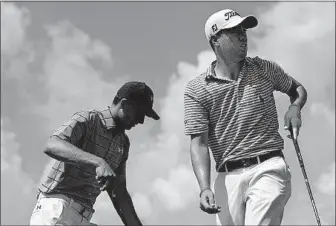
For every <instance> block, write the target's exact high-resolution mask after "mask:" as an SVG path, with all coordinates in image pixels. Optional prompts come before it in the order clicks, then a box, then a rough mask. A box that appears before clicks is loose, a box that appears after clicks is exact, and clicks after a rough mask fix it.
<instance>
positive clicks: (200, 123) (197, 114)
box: [184, 83, 209, 135]
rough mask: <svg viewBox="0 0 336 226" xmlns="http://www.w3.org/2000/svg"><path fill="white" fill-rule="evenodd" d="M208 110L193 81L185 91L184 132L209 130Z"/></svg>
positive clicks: (193, 132) (191, 132)
mask: <svg viewBox="0 0 336 226" xmlns="http://www.w3.org/2000/svg"><path fill="white" fill-rule="evenodd" d="M208 125H209V117H208V111H207V110H206V109H205V108H204V106H203V105H202V103H201V102H200V101H199V99H198V98H197V95H196V93H195V91H194V89H193V87H192V84H191V83H188V84H187V86H186V89H185V92H184V132H185V134H186V135H191V134H199V133H204V132H207V131H208Z"/></svg>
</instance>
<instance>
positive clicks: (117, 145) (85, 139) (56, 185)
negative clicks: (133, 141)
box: [39, 108, 130, 208]
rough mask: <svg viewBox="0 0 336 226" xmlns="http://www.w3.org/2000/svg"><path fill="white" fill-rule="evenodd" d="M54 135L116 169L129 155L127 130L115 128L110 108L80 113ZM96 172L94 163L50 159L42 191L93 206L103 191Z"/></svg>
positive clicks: (42, 183) (42, 182)
mask: <svg viewBox="0 0 336 226" xmlns="http://www.w3.org/2000/svg"><path fill="white" fill-rule="evenodd" d="M52 136H57V137H59V138H61V139H62V140H65V141H67V142H69V143H71V144H73V145H75V146H76V147H78V148H81V149H82V150H83V151H85V152H89V153H91V154H93V155H96V156H99V157H101V158H103V159H104V160H105V161H106V162H107V163H108V164H109V165H110V167H111V168H112V169H113V170H119V169H120V168H121V167H123V166H122V165H123V164H125V162H126V160H127V158H128V151H129V146H130V142H129V139H128V137H127V135H126V134H125V132H124V130H118V129H117V128H116V127H115V124H114V121H113V119H112V115H111V112H110V109H109V108H107V109H104V110H102V111H96V110H90V111H81V112H77V113H75V114H74V115H73V116H72V118H71V119H70V120H69V121H68V122H66V123H65V124H63V125H62V126H61V127H60V128H59V129H58V130H57V131H55V132H54V133H53V134H52ZM95 174H96V171H95V167H94V166H82V165H74V164H68V163H65V162H61V161H58V160H55V159H51V162H50V164H49V168H47V171H46V172H45V175H44V176H43V177H42V179H41V183H40V186H39V190H40V191H42V192H44V193H59V194H64V195H67V196H69V197H71V198H73V199H74V200H76V201H77V202H79V203H81V204H83V205H84V206H86V207H89V208H93V205H94V203H95V201H96V198H97V197H98V195H99V194H100V186H99V184H98V183H97V181H96V179H95Z"/></svg>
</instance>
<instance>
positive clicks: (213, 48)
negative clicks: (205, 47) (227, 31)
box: [209, 29, 224, 52]
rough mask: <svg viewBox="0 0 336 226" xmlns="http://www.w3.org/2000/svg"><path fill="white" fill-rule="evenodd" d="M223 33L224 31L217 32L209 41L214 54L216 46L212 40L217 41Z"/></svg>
mask: <svg viewBox="0 0 336 226" xmlns="http://www.w3.org/2000/svg"><path fill="white" fill-rule="evenodd" d="M223 33H224V29H222V30H220V31H218V32H217V33H216V34H215V35H214V36H212V37H211V38H210V40H209V44H210V46H211V48H212V50H213V51H214V52H215V46H214V44H213V42H212V40H214V39H215V38H216V39H217V38H218V37H219V36H221V35H222V34H223Z"/></svg>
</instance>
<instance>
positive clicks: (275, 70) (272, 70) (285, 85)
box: [256, 57, 293, 93]
mask: <svg viewBox="0 0 336 226" xmlns="http://www.w3.org/2000/svg"><path fill="white" fill-rule="evenodd" d="M256 59H257V61H258V62H259V63H260V64H261V66H262V68H263V70H264V71H265V73H266V75H267V76H269V78H270V80H271V82H272V84H273V89H274V90H276V91H280V92H282V93H287V92H288V90H289V89H290V87H291V85H292V82H293V79H292V77H291V76H289V75H288V74H287V73H286V72H285V71H284V70H283V69H282V68H281V67H280V66H279V65H278V64H277V63H275V62H273V61H269V60H265V59H261V58H259V57H257V58H256Z"/></svg>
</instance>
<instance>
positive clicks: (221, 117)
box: [184, 57, 292, 171]
mask: <svg viewBox="0 0 336 226" xmlns="http://www.w3.org/2000/svg"><path fill="white" fill-rule="evenodd" d="M215 65H216V61H214V62H212V63H211V65H210V66H209V68H208V69H207V70H206V72H205V73H202V74H201V75H198V76H197V77H195V78H194V79H192V80H191V81H189V82H188V83H187V85H186V88H185V92H184V124H185V134H186V135H191V134H199V133H204V132H208V137H209V140H208V146H209V148H210V150H211V152H212V155H213V157H214V160H215V162H216V170H217V171H218V170H219V169H220V168H221V167H222V166H223V164H224V163H225V162H226V161H233V160H239V159H243V158H250V157H255V156H258V155H261V154H265V153H267V152H270V151H275V150H282V149H283V147H284V141H283V139H282V137H281V136H280V134H279V132H278V130H279V123H278V115H277V110H276V106H275V101H274V96H273V91H280V92H283V93H286V92H287V91H288V90H289V89H290V87H291V84H292V78H291V77H290V76H289V75H287V74H286V73H285V72H284V71H283V69H282V68H281V67H280V66H279V65H278V64H276V63H275V62H272V61H268V60H265V59H262V58H260V57H254V58H251V57H246V58H245V61H244V64H243V66H242V69H241V71H240V74H239V77H238V79H237V81H233V80H229V79H220V78H217V77H216V75H215V72H214V67H215Z"/></svg>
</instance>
